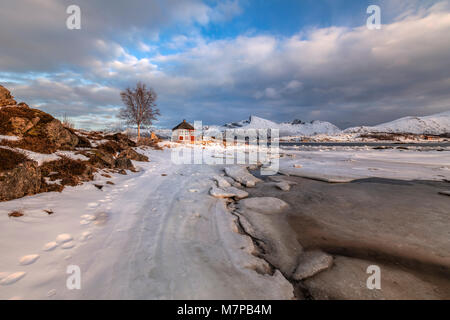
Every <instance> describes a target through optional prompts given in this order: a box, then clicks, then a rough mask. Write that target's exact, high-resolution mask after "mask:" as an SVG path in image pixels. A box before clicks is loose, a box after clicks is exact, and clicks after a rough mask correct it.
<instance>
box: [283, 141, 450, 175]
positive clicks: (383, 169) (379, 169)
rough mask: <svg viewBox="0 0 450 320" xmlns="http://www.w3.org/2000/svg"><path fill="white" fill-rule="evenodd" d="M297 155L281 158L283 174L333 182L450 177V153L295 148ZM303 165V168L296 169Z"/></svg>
mask: <svg viewBox="0 0 450 320" xmlns="http://www.w3.org/2000/svg"><path fill="white" fill-rule="evenodd" d="M285 152H286V153H289V154H293V155H295V157H289V158H282V159H281V160H280V170H279V171H280V172H281V173H283V174H288V175H293V176H301V177H306V178H313V179H318V180H324V181H329V182H349V181H352V180H356V179H364V178H371V177H376V178H386V179H399V180H437V181H442V180H444V179H450V152H449V151H444V152H438V151H426V152H420V151H417V150H406V151H400V150H372V149H367V150H361V149H354V150H351V149H349V148H345V149H344V148H342V149H339V148H335V150H317V151H306V150H302V151H295V150H289V151H285ZM295 165H300V166H301V167H300V168H295V167H294V166H295Z"/></svg>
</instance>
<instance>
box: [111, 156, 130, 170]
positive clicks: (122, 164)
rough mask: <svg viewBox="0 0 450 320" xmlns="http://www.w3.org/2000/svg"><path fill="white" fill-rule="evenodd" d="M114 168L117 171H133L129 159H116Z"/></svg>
mask: <svg viewBox="0 0 450 320" xmlns="http://www.w3.org/2000/svg"><path fill="white" fill-rule="evenodd" d="M114 167H116V168H117V169H128V170H131V169H134V166H133V163H132V162H131V160H130V159H128V158H126V157H119V158H117V159H116V161H115V163H114Z"/></svg>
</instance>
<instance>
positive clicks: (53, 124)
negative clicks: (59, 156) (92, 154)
mask: <svg viewBox="0 0 450 320" xmlns="http://www.w3.org/2000/svg"><path fill="white" fill-rule="evenodd" d="M44 130H45V133H46V134H47V139H48V140H49V141H50V142H52V143H54V144H55V145H56V147H57V148H61V147H66V148H74V147H75V146H76V145H77V144H78V141H79V140H78V137H77V136H76V135H74V134H72V133H70V131H69V130H67V129H66V128H64V126H63V125H62V123H61V121H59V120H57V119H53V120H52V121H50V122H49V123H47V124H46V125H45V129H44Z"/></svg>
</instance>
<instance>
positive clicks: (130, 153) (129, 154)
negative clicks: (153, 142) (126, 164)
mask: <svg viewBox="0 0 450 320" xmlns="http://www.w3.org/2000/svg"><path fill="white" fill-rule="evenodd" d="M119 157H125V158H127V159H131V160H135V161H143V162H148V161H149V160H148V157H147V156H144V155H143V154H140V153H138V152H136V151H135V150H133V149H131V148H128V149H126V150H124V151H122V152H121V153H120V154H119Z"/></svg>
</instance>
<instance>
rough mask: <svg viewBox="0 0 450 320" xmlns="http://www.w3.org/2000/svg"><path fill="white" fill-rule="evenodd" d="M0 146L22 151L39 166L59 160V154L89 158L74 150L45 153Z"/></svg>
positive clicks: (76, 158) (74, 157) (77, 158)
mask: <svg viewBox="0 0 450 320" xmlns="http://www.w3.org/2000/svg"><path fill="white" fill-rule="evenodd" d="M0 148H4V149H8V150H14V151H16V152H20V153H23V154H24V155H26V156H27V158H28V159H30V160H33V161H36V162H37V163H38V165H39V166H40V165H42V164H43V163H45V162H49V161H55V160H59V159H61V156H64V157H67V158H70V159H72V160H82V161H88V160H89V158H88V157H86V156H84V155H82V154H78V153H76V151H57V152H55V153H50V154H46V153H38V152H34V151H30V150H25V149H21V148H11V147H7V146H0Z"/></svg>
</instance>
